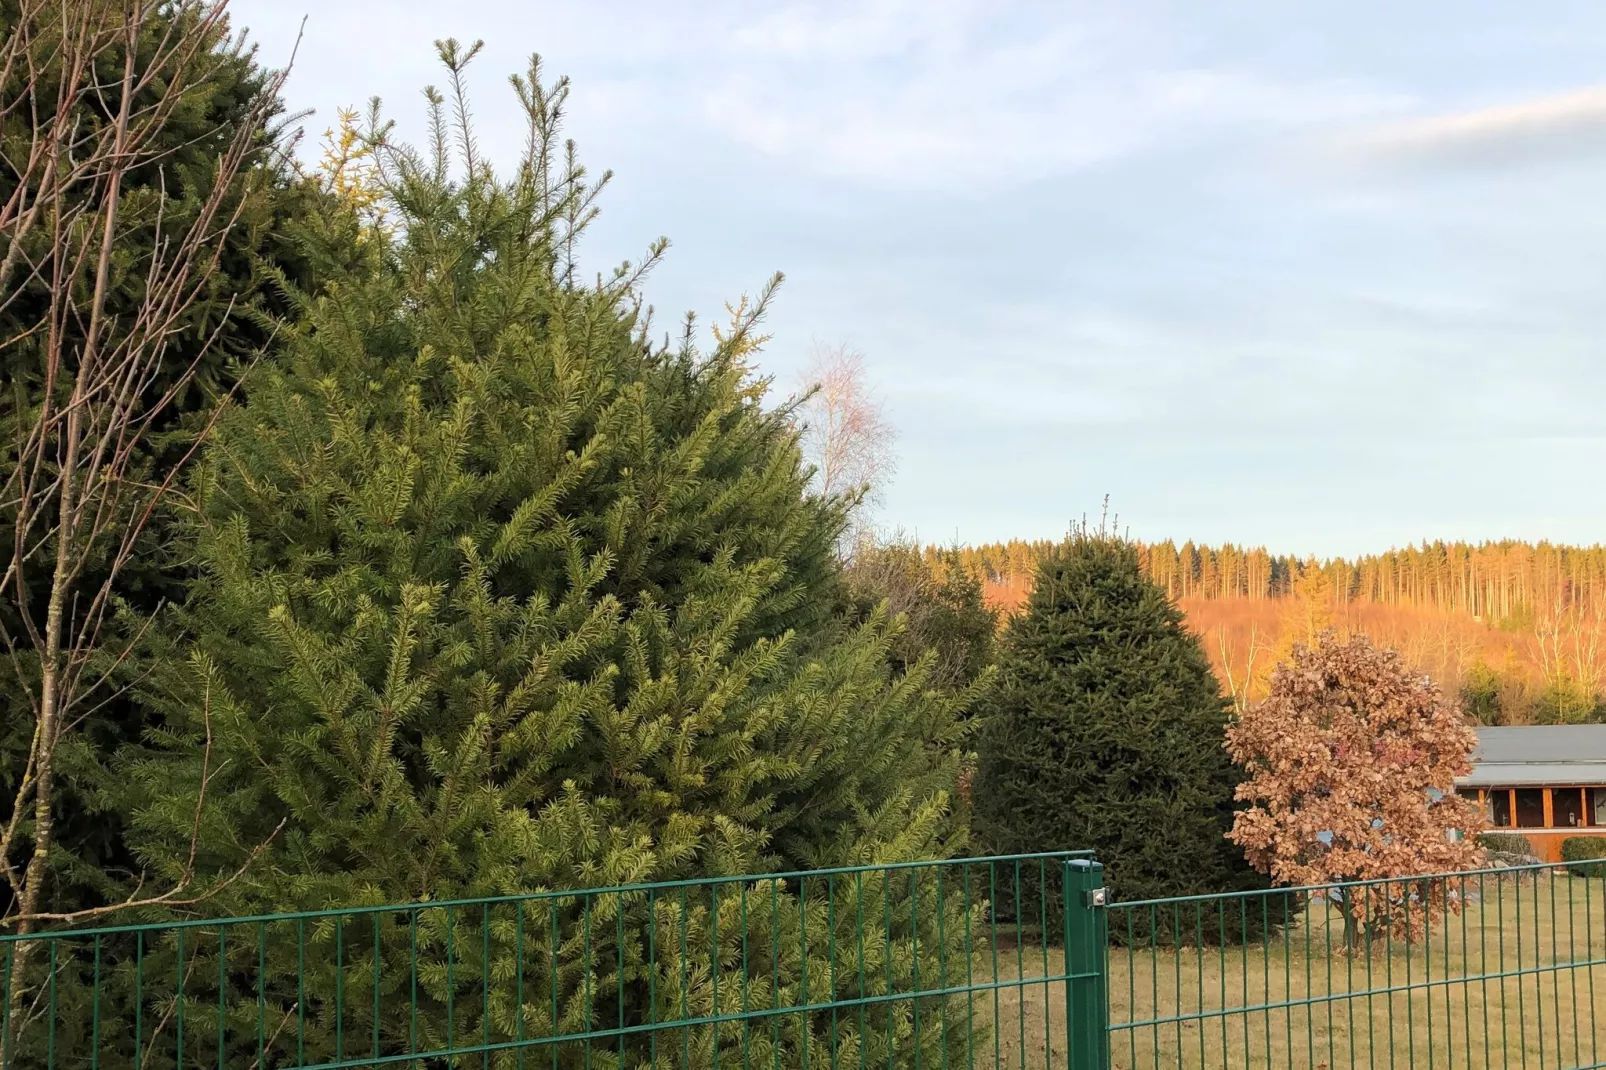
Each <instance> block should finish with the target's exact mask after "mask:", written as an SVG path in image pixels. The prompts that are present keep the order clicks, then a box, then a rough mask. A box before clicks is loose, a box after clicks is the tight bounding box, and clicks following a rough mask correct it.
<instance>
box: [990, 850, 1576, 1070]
mask: <svg viewBox="0 0 1606 1070" xmlns="http://www.w3.org/2000/svg"><path fill="white" fill-rule="evenodd" d="M1469 892H1470V895H1469V905H1468V908H1467V909H1466V911H1465V912H1464V913H1462V914H1461V915H1460V916H1451V917H1449V918H1448V919H1446V920H1445V922H1443V923H1441V925H1440V926H1439V927H1437V928H1436V929H1435V930H1434V932H1433V934H1432V936H1431V938H1430V939H1429V940H1428V941H1426V942H1425V943H1419V944H1416V945H1414V946H1406V945H1403V944H1400V943H1398V942H1396V943H1395V944H1394V945H1393V946H1392V947H1389V946H1384V947H1379V948H1377V949H1375V950H1374V952H1373V953H1372V954H1371V955H1370V956H1368V955H1365V954H1357V955H1349V954H1346V953H1345V952H1344V950H1343V947H1342V945H1343V921H1342V918H1341V917H1340V915H1339V914H1338V912H1337V911H1336V910H1335V909H1333V908H1331V907H1329V906H1328V905H1327V904H1325V903H1322V902H1314V903H1312V904H1311V905H1310V907H1309V909H1308V910H1307V911H1306V913H1305V915H1304V919H1303V920H1302V921H1301V922H1299V923H1297V924H1296V925H1295V926H1294V927H1293V928H1292V929H1291V930H1289V931H1287V932H1286V933H1284V934H1281V935H1279V936H1278V937H1277V938H1276V939H1274V940H1273V941H1271V942H1269V943H1262V944H1254V945H1250V946H1248V947H1238V948H1228V949H1225V950H1223V949H1220V948H1205V949H1204V950H1203V951H1199V950H1196V949H1193V948H1184V949H1181V950H1167V949H1164V948H1149V947H1146V946H1139V947H1121V946H1115V947H1112V948H1111V949H1110V1021H1111V1025H1112V1026H1113V1027H1114V1029H1113V1032H1112V1033H1111V1037H1110V1041H1111V1063H1112V1066H1114V1067H1117V1068H1121V1070H1138V1068H1142V1067H1201V1068H1215V1067H1222V1068H1232V1070H1236V1068H1239V1067H1302V1068H1308V1070H1317V1068H1324V1070H1338V1068H1340V1067H1352V1066H1356V1067H1369V1068H1370V1067H1385V1066H1387V1067H1396V1068H1406V1067H1424V1068H1425V1067H1434V1068H1437V1067H1469V1068H1470V1067H1476V1068H1479V1070H1482V1068H1489V1070H1495V1068H1502V1070H1503V1068H1507V1067H1512V1068H1516V1067H1522V1068H1531V1070H1546V1068H1552V1067H1556V1068H1561V1067H1587V1066H1591V1065H1601V1063H1602V1060H1603V1059H1606V882H1602V881H1600V880H1598V879H1597V880H1584V879H1579V878H1573V877H1569V876H1566V875H1565V874H1562V875H1556V876H1551V875H1549V874H1545V875H1540V876H1538V877H1530V878H1528V879H1526V880H1524V881H1523V882H1521V883H1517V882H1513V881H1509V880H1507V881H1496V880H1493V879H1487V880H1486V881H1485V882H1484V884H1483V888H1482V891H1481V893H1480V890H1479V888H1478V884H1477V882H1476V880H1475V879H1474V880H1473V881H1470V882H1469ZM1211 909H1215V908H1214V907H1212V908H1211ZM1125 925H1126V918H1125V916H1124V914H1123V911H1122V909H1121V908H1120V907H1119V906H1118V907H1116V908H1114V909H1112V910H1111V911H1110V927H1111V929H1112V930H1116V931H1119V930H1121V929H1123V928H1124V927H1125ZM1060 955H1061V953H1060V951H1059V949H1058V948H1049V949H1048V950H1047V957H1048V967H1047V971H1046V972H1048V973H1054V972H1058V971H1060V970H1061V969H1062V966H1061V963H1062V958H1061V957H1060ZM1591 963H1600V965H1591ZM985 967H986V971H985V972H986V973H987V975H988V976H991V970H992V962H991V957H990V955H989V957H988V961H987V962H986V963H985ZM1044 974H1045V970H1044V949H1043V948H1042V947H1041V946H1033V947H1031V948H1030V949H1029V950H1026V951H1025V953H1023V954H1021V955H1020V956H1019V962H1018V965H1017V956H1016V954H1015V953H1014V951H1013V950H1011V951H1009V952H1007V953H1005V954H1002V955H1001V956H1000V957H999V971H998V979H999V980H1000V981H1006V980H1011V979H1021V980H1025V981H1027V982H1028V983H1027V984H1025V985H1023V986H1020V987H1011V988H1002V989H1000V990H999V992H998V998H997V1001H996V1003H997V1005H996V1011H995V1008H994V1000H993V998H992V997H991V996H988V998H986V999H985V1000H982V999H978V1000H977V1006H976V1019H977V1023H978V1025H979V1024H981V1022H982V1021H983V1020H986V1021H987V1022H988V1023H989V1024H996V1027H997V1028H996V1039H994V1038H992V1037H989V1038H988V1039H987V1041H986V1042H985V1049H986V1050H985V1051H982V1050H978V1051H977V1053H976V1063H977V1065H979V1066H985V1065H991V1064H992V1063H993V1062H994V1058H995V1055H994V1050H993V1049H994V1047H995V1045H996V1050H997V1060H998V1062H999V1064H1000V1065H1001V1066H1003V1067H1021V1068H1023V1070H1026V1068H1030V1070H1049V1068H1050V1067H1056V1066H1057V1067H1065V1066H1066V1043H1065V1039H1066V1038H1065V994H1064V988H1063V985H1062V984H1058V983H1039V984H1030V978H1032V977H1042V976H1044ZM1498 974H1507V975H1508V976H1505V977H1498V976H1489V975H1498ZM1389 989H1394V991H1392V992H1390V991H1388V990H1389ZM1307 1000H1309V1001H1313V1002H1309V1003H1307V1002H1305V1001H1307ZM1285 1002H1294V1003H1296V1004H1297V1005H1296V1006H1292V1007H1284V1006H1280V1004H1283V1003H1285ZM1257 1008H1258V1009H1257ZM995 1019H996V1020H995Z"/></svg>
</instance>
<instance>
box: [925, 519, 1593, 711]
mask: <svg viewBox="0 0 1606 1070" xmlns="http://www.w3.org/2000/svg"><path fill="white" fill-rule="evenodd" d="M1053 545H1054V544H1053V543H1051V542H1048V541H1046V540H1045V541H1030V542H1029V541H1024V540H1015V541H1012V542H1008V543H994V544H989V545H981V546H967V547H961V548H958V549H952V548H947V549H939V548H931V549H930V550H929V551H928V554H929V556H930V557H931V558H932V560H933V562H934V563H938V564H939V567H942V566H947V565H955V564H957V565H958V566H960V567H963V568H965V569H966V570H967V571H970V572H971V573H972V574H974V575H976V576H977V577H978V578H980V579H981V581H982V583H983V585H984V588H985V590H986V592H987V597H988V600H989V602H990V603H991V604H992V605H994V606H996V607H997V608H999V609H1001V610H1003V611H1004V612H1005V613H1006V614H1007V613H1010V612H1013V611H1014V610H1015V609H1017V608H1018V607H1019V606H1021V605H1022V604H1024V602H1025V600H1026V598H1027V597H1028V596H1029V595H1030V594H1031V586H1032V579H1033V576H1034V575H1035V574H1036V569H1037V561H1038V560H1039V559H1040V557H1041V556H1042V555H1043V554H1044V553H1046V552H1047V551H1048V549H1049V548H1050V547H1051V546H1053ZM1139 552H1140V554H1141V557H1142V561H1143V567H1144V569H1145V571H1146V572H1147V573H1148V575H1149V576H1151V577H1152V578H1153V579H1154V580H1155V581H1156V582H1157V583H1159V584H1160V585H1161V586H1163V587H1164V588H1165V589H1166V591H1167V592H1168V593H1169V594H1170V595H1171V597H1172V598H1173V599H1175V600H1176V602H1177V603H1178V605H1180V606H1181V607H1182V609H1183V611H1184V612H1185V613H1186V614H1187V615H1188V620H1189V624H1190V626H1192V627H1193V629H1194V630H1195V631H1196V632H1197V633H1198V634H1199V635H1200V637H1201V639H1202V640H1203V641H1204V643H1205V646H1206V649H1207V650H1208V651H1209V653H1210V655H1211V658H1212V659H1213V660H1214V662H1215V663H1216V671H1217V673H1218V675H1219V676H1220V677H1221V679H1222V685H1223V687H1224V689H1225V690H1227V691H1228V692H1229V693H1230V694H1231V695H1232V697H1233V700H1234V701H1235V702H1236V703H1237V704H1238V705H1239V706H1240V707H1242V706H1243V705H1244V704H1245V703H1248V702H1251V701H1254V700H1255V699H1256V698H1258V697H1259V695H1261V694H1263V693H1264V690H1265V686H1266V682H1267V681H1268V680H1269V678H1270V673H1271V670H1272V668H1273V667H1274V666H1275V664H1276V662H1277V661H1278V660H1280V659H1281V658H1282V657H1283V656H1285V655H1286V654H1287V652H1288V650H1289V649H1291V647H1292V644H1293V643H1295V642H1298V641H1301V640H1302V639H1306V638H1309V637H1310V636H1311V635H1312V634H1313V633H1314V632H1315V631H1317V630H1319V629H1320V628H1322V627H1334V628H1337V629H1339V630H1341V631H1363V632H1366V633H1367V634H1368V635H1370V636H1372V638H1373V639H1375V640H1377V641H1379V642H1384V643H1388V644H1389V645H1391V646H1394V647H1396V648H1397V649H1399V650H1400V651H1401V652H1402V653H1403V654H1404V655H1405V656H1406V657H1407V659H1409V660H1410V661H1412V662H1413V663H1414V664H1415V665H1416V666H1417V667H1418V668H1419V669H1420V670H1421V671H1423V672H1425V673H1427V674H1429V675H1431V676H1433V677H1434V678H1435V679H1436V680H1437V681H1438V682H1439V683H1440V685H1441V686H1443V687H1445V688H1446V689H1447V690H1451V691H1455V692H1458V693H1459V694H1460V695H1461V698H1462V700H1463V702H1464V703H1465V704H1466V706H1467V708H1468V709H1469V711H1471V712H1472V714H1473V715H1474V716H1476V717H1477V718H1479V719H1480V720H1482V721H1485V722H1488V723H1497V724H1526V723H1551V722H1571V721H1596V720H1606V546H1564V545H1559V544H1555V543H1549V542H1540V543H1529V542H1517V541H1511V540H1508V541H1502V542H1484V543H1466V542H1427V543H1423V544H1421V545H1419V546H1410V547H1406V548H1404V549H1398V550H1389V551H1387V552H1386V553H1380V554H1369V555H1366V556H1364V557H1358V558H1354V559H1346V558H1328V559H1325V560H1319V559H1317V558H1314V557H1307V558H1298V557H1294V556H1291V555H1274V554H1272V553H1269V552H1268V551H1267V550H1266V549H1264V548H1263V547H1244V546H1235V545H1232V544H1225V545H1220V546H1206V545H1200V544H1196V543H1194V542H1191V541H1189V542H1184V543H1182V544H1181V545H1180V546H1179V545H1178V544H1177V543H1175V542H1173V541H1171V540H1165V541H1163V542H1153V543H1140V544H1139Z"/></svg>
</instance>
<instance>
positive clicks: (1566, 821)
mask: <svg viewBox="0 0 1606 1070" xmlns="http://www.w3.org/2000/svg"><path fill="white" fill-rule="evenodd" d="M1550 816H1551V818H1552V819H1553V820H1554V821H1555V823H1556V827H1557V828H1559V829H1564V828H1577V827H1578V826H1579V825H1582V824H1584V791H1583V789H1582V788H1551V789H1550Z"/></svg>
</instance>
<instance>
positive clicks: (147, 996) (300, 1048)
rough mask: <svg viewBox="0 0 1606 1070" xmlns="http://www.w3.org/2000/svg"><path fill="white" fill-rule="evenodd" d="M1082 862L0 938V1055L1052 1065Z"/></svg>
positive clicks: (229, 1061)
mask: <svg viewBox="0 0 1606 1070" xmlns="http://www.w3.org/2000/svg"><path fill="white" fill-rule="evenodd" d="M1087 854H1088V852H1060V853H1053V854H1041V855H1023V856H1013V857H1006V858H987V859H961V860H955V861H944V862H929V863H916V864H907V865H888V866H862V867H851V868H843V869H834V870H821V871H810V872H806V873H785V874H771V875H764V876H750V877H732V878H728V879H711V880H695V881H681V882H673V883H664V884H654V885H640V886H628V887H616V888H601V889H590V890H584V891H562V892H543V893H539V894H532V895H528V896H518V897H501V898H495V899H473V900H461V901H451V902H423V903H414V904H408V905H400V906H381V907H364V908H353V909H329V910H318V911H309V912H305V913H298V914H276V915H262V916H255V917H241V918H227V919H183V920H173V921H167V922H157V923H152V924H140V925H123V926H114V927H107V928H99V929H93V930H81V931H67V932H56V933H44V934H35V935H30V936H26V937H19V936H4V937H0V970H3V973H4V978H3V984H4V1009H3V1022H0V1025H3V1027H4V1028H3V1041H0V1044H3V1051H0V1064H3V1065H4V1066H5V1067H6V1068H7V1070H9V1068H11V1067H44V1068H46V1070H57V1068H66V1067H73V1068H79V1067H83V1068H89V1070H100V1068H102V1067H105V1068H107V1070H125V1068H126V1070H167V1068H174V1070H180V1068H184V1067H239V1068H249V1070H257V1068H263V1070H266V1068H269V1067H275V1068H279V1067H295V1068H303V1070H313V1068H319V1070H337V1068H344V1067H359V1066H372V1067H383V1066H395V1065H405V1066H409V1067H413V1066H416V1067H426V1066H427V1067H432V1068H435V1067H480V1068H484V1070H489V1068H491V1067H498V1068H514V1067H517V1068H521V1070H522V1068H524V1067H529V1068H530V1070H593V1068H595V1070H624V1068H626V1067H636V1066H643V1067H645V1066H653V1067H660V1066H661V1067H686V1068H692V1067H697V1068H703V1067H707V1068H710V1070H718V1068H719V1067H720V1066H721V1065H723V1066H725V1067H728V1068H730V1070H766V1068H767V1070H783V1068H784V1070H798V1068H820V1070H826V1068H829V1070H859V1068H866V1070H868V1068H875V1067H888V1068H892V1067H911V1068H915V1070H926V1068H930V1070H947V1068H949V1067H969V1066H978V1065H989V1066H994V1067H999V1068H1003V1067H1019V1068H1020V1070H1028V1067H1031V1068H1036V1067H1042V1068H1044V1070H1049V1068H1051V1067H1053V1066H1055V1065H1056V1064H1061V1065H1063V1064H1064V1062H1065V1059H1066V1058H1067V1055H1066V1049H1065V1037H1066V1021H1067V1015H1068V1013H1069V1011H1068V1002H1067V996H1068V989H1069V988H1070V987H1071V986H1070V985H1068V984H1067V982H1068V981H1069V982H1083V983H1090V984H1094V985H1096V984H1097V983H1098V982H1099V981H1100V977H1099V974H1098V966H1099V965H1101V962H1094V961H1093V957H1091V956H1090V957H1089V961H1088V963H1087V964H1085V966H1084V967H1081V968H1079V969H1078V971H1077V972H1076V973H1074V974H1073V973H1072V972H1071V970H1070V969H1069V968H1068V966H1067V956H1066V954H1065V951H1064V933H1065V928H1064V925H1065V922H1064V912H1063V910H1062V904H1063V903H1064V902H1065V896H1066V894H1067V893H1066V882H1067V881H1068V880H1072V879H1073V875H1072V865H1071V864H1072V863H1073V862H1076V860H1079V859H1083V858H1085V857H1086V856H1087ZM1077 864H1079V865H1082V866H1083V867H1084V871H1085V872H1088V873H1091V872H1092V871H1093V870H1096V868H1097V867H1096V866H1089V865H1088V864H1087V863H1085V862H1077ZM1086 991H1087V992H1089V993H1092V992H1097V993H1098V996H1099V998H1100V999H1101V1000H1102V989H1101V988H1089V989H1087V990H1086ZM1084 1013H1085V1008H1084ZM1086 1021H1088V1022H1096V1024H1097V1027H1098V1030H1099V1038H1098V1039H1099V1042H1100V1043H1102V1041H1103V1039H1104V1037H1103V1033H1102V1024H1103V1023H1102V1014H1099V1015H1097V1016H1095V1017H1094V1018H1089V1019H1086ZM1084 1032H1085V1029H1084ZM1066 1070H1073V1068H1071V1067H1066Z"/></svg>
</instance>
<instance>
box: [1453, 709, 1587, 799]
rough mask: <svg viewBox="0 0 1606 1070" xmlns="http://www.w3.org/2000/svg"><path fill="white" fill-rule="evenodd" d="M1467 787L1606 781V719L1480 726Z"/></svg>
mask: <svg viewBox="0 0 1606 1070" xmlns="http://www.w3.org/2000/svg"><path fill="white" fill-rule="evenodd" d="M1472 762H1473V766H1472V773H1471V775H1470V776H1465V777H1461V778H1460V779H1458V780H1457V781H1456V783H1457V784H1458V785H1461V786H1463V787H1469V788H1494V787H1521V786H1523V785H1527V784H1531V785H1535V786H1540V785H1547V784H1556V785H1572V784H1600V785H1606V724H1561V725H1523V726H1520V727H1505V728H1488V727H1484V728H1479V729H1478V747H1477V749H1476V750H1475V751H1473V753H1472Z"/></svg>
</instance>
